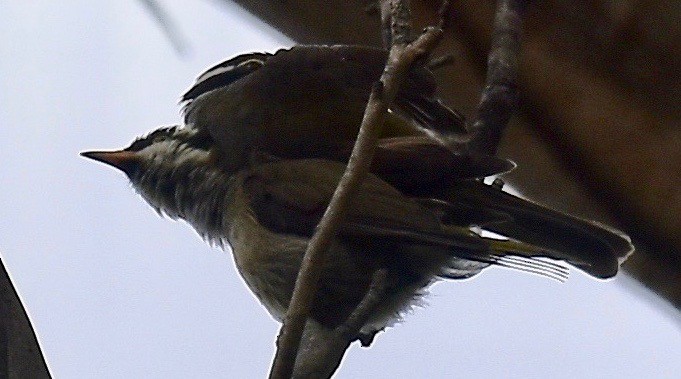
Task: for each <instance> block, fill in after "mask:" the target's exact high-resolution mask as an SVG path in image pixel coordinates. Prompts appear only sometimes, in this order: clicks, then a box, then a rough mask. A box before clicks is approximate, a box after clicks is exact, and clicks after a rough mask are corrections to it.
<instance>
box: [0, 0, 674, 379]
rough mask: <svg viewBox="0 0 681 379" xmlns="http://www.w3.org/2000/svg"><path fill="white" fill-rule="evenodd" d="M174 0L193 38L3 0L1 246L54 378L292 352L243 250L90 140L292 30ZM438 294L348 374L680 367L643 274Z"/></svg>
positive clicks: (215, 364) (136, 119) (149, 372)
mask: <svg viewBox="0 0 681 379" xmlns="http://www.w3.org/2000/svg"><path fill="white" fill-rule="evenodd" d="M160 3H161V4H162V5H163V6H164V7H166V9H167V11H168V12H169V14H170V15H171V16H172V17H173V18H174V19H175V20H176V22H177V23H178V25H179V28H180V30H181V32H182V33H183V35H184V37H185V40H186V42H187V43H188V44H189V47H190V51H189V53H188V54H186V55H185V56H182V57H180V56H178V55H177V54H176V52H175V51H174V50H173V49H172V46H171V45H170V44H169V43H168V41H167V39H166V38H165V36H164V35H163V34H162V33H161V31H160V29H159V27H158V25H157V24H156V23H155V21H154V19H153V18H152V17H151V16H150V15H149V14H148V13H147V12H146V10H145V9H144V8H143V7H142V6H141V5H140V4H139V3H138V2H137V1H133V0H128V1H106V2H104V1H102V2H93V1H60V2H56V1H49V0H43V1H37V0H36V1H26V2H20V1H7V2H1V3H0V18H1V19H2V22H0V39H2V42H1V43H0V72H1V73H2V75H0V120H1V121H0V122H1V124H0V162H1V163H2V164H1V165H0V189H1V190H2V196H0V209H2V217H1V218H0V253H1V254H2V259H3V261H4V263H5V265H6V266H7V269H8V271H9V272H10V274H11V276H12V279H13V281H14V283H15V284H16V286H17V288H18V290H19V292H20V294H21V296H22V299H23V301H24V304H25V306H26V308H27V309H28V311H29V313H30V316H31V318H32V320H33V324H34V327H35V329H36V331H37V333H38V335H39V338H40V341H41V345H42V348H43V351H44V354H45V356H46V358H47V361H48V364H49V366H50V368H51V371H52V374H53V375H54V377H55V378H187V377H196V378H227V377H229V378H250V377H253V378H257V377H265V375H266V373H267V372H268V369H269V365H270V362H271V357H272V354H273V352H274V338H275V336H276V334H277V332H278V327H279V326H278V324H277V323H275V322H274V321H273V320H272V319H271V318H270V317H269V316H268V315H267V313H266V312H265V311H264V309H263V308H262V307H261V306H260V305H259V303H258V302H257V301H256V300H255V298H254V297H253V296H252V295H251V294H250V292H249V291H248V289H247V288H246V287H245V285H244V284H243V282H242V280H241V278H240V277H239V276H238V274H237V273H236V270H235V268H234V265H233V261H232V258H231V254H229V251H226V252H223V251H220V250H218V249H215V248H210V247H209V246H207V245H206V244H205V243H204V242H203V241H201V239H200V238H199V237H198V236H197V235H196V233H195V232H194V231H193V230H192V229H191V228H190V227H189V226H187V225H186V224H184V223H183V222H173V221H169V220H167V219H163V218H160V217H159V216H158V215H157V214H156V213H155V212H154V211H153V210H152V209H151V208H150V207H149V206H148V205H146V203H144V202H143V201H142V200H141V198H140V197H139V196H137V195H136V194H135V193H134V192H133V191H132V189H131V188H130V186H129V184H128V183H127V181H126V178H125V177H124V175H123V174H121V173H119V172H116V171H115V170H113V169H110V168H107V167H105V166H103V165H101V164H96V163H95V162H92V161H87V160H85V159H83V158H81V157H79V156H78V152H80V151H83V150H88V149H95V148H118V147H123V146H125V145H127V144H128V143H129V142H130V141H131V140H132V139H133V138H135V137H136V136H137V135H140V134H144V133H146V132H148V131H150V130H152V129H154V128H156V127H157V126H159V125H167V124H173V123H177V122H179V121H180V116H179V107H178V106H177V101H178V99H179V96H180V94H181V93H182V92H183V91H184V90H185V89H187V88H188V87H189V86H190V85H191V83H192V81H193V80H194V78H195V77H196V75H197V74H198V73H199V72H201V71H202V70H203V69H204V68H206V67H208V66H211V65H213V64H215V63H217V62H219V61H221V60H223V59H225V58H229V57H231V56H233V55H235V54H238V53H241V52H247V51H253V50H257V51H263V50H266V51H274V50H276V49H277V48H278V47H282V46H290V45H291V44H292V42H291V41H288V40H287V39H285V38H284V37H283V36H281V35H279V34H277V33H276V32H274V31H273V30H272V29H270V28H267V27H264V26H263V25H261V24H259V23H258V22H257V20H256V19H255V18H253V17H252V16H250V15H248V14H247V13H245V12H244V11H242V10H240V9H238V8H236V7H235V6H233V7H229V8H228V7H226V6H224V5H223V4H222V2H216V1H199V0H196V1H182V2H179V1H161V2H160ZM528 148H531V147H528ZM510 158H513V157H510ZM519 169H521V170H522V169H523V168H522V167H520V168H519ZM428 303H429V305H428V306H427V307H425V308H424V309H418V310H417V311H416V312H414V314H412V315H408V316H407V317H406V320H405V322H404V323H402V324H400V325H398V326H396V327H394V328H392V329H389V330H388V331H387V332H385V333H382V334H380V335H379V336H378V338H377V340H376V341H375V342H374V346H372V347H371V348H370V349H361V348H358V347H353V348H352V349H351V351H350V352H349V353H348V355H347V357H346V359H345V361H344V363H343V366H342V367H341V369H340V370H339V372H338V374H337V377H338V378H361V377H372V378H395V377H424V378H448V377H467V378H498V377H505V378H547V377H551V378H643V377H645V378H671V377H678V375H679V372H681V359H679V358H680V357H681V322H680V319H679V317H678V316H674V312H673V311H671V310H670V309H669V307H667V306H666V305H664V304H662V303H660V302H656V301H654V300H653V298H652V297H651V296H649V295H647V293H646V290H645V289H643V288H640V287H639V286H638V285H637V284H635V282H634V281H633V280H631V279H630V278H627V277H626V276H622V275H621V276H619V277H618V278H617V279H615V280H612V281H607V282H602V281H597V280H593V279H590V278H588V277H586V276H585V275H583V274H581V273H580V272H578V271H575V270H573V271H572V275H571V277H570V280H569V281H568V282H566V283H557V282H554V281H550V280H547V279H544V278H540V277H536V276H531V275H527V274H521V273H517V272H511V271H508V270H504V269H490V270H487V271H485V272H484V273H483V274H481V275H480V276H478V277H476V278H475V279H474V280H470V281H464V282H456V283H441V284H438V285H436V286H435V287H433V289H432V295H431V296H430V297H429V298H428Z"/></svg>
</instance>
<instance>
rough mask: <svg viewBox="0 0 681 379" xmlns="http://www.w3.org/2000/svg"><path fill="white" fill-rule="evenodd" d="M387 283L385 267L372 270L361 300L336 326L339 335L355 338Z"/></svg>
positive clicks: (377, 302) (378, 301)
mask: <svg viewBox="0 0 681 379" xmlns="http://www.w3.org/2000/svg"><path fill="white" fill-rule="evenodd" d="M387 285H388V271H387V270H385V269H381V270H378V271H376V272H374V275H373V277H372V278H371V285H370V286H369V289H368V290H367V293H366V294H365V295H364V298H363V299H362V301H361V302H360V303H359V305H357V307H356V308H355V310H354V311H353V312H352V313H351V314H350V316H348V318H347V319H346V320H345V322H344V323H342V324H341V325H340V326H338V327H337V328H336V330H337V331H338V333H339V334H340V335H341V337H344V338H345V339H348V340H353V339H355V338H357V335H358V334H359V331H360V330H361V329H362V327H363V326H364V324H366V322H367V321H368V320H369V317H371V314H372V313H373V312H374V311H375V310H376V306H377V305H378V304H379V303H380V302H381V300H382V299H383V295H385V290H386V287H387Z"/></svg>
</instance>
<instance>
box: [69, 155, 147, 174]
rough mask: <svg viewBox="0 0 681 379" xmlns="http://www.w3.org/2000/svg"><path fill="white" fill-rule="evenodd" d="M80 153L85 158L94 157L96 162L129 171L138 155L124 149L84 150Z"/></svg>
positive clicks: (136, 162) (135, 164)
mask: <svg viewBox="0 0 681 379" xmlns="http://www.w3.org/2000/svg"><path fill="white" fill-rule="evenodd" d="M80 155H82V156H84V157H85V158H90V159H94V160H96V161H98V162H102V163H106V164H108V165H110V166H113V167H116V168H117V169H119V170H121V171H123V172H125V173H126V174H128V173H130V172H131V171H132V169H133V168H134V167H136V166H137V164H138V163H139V157H138V156H137V154H136V153H134V152H132V151H126V150H118V151H84V152H82V153H80Z"/></svg>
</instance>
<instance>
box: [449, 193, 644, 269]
mask: <svg viewBox="0 0 681 379" xmlns="http://www.w3.org/2000/svg"><path fill="white" fill-rule="evenodd" d="M445 197H448V198H451V199H455V200H456V202H460V203H465V204H467V205H468V206H471V207H473V208H476V209H480V210H481V211H487V212H490V211H491V212H496V213H499V214H505V215H507V216H508V217H507V218H506V219H503V218H500V219H498V220H497V221H496V222H491V223H488V224H485V225H483V228H484V230H488V231H491V232H494V233H498V234H501V235H503V236H506V237H508V238H510V239H511V241H507V243H517V242H515V241H520V243H524V244H523V246H522V247H523V248H520V247H521V246H518V247H519V248H517V249H510V247H512V246H506V247H507V250H514V251H511V252H510V254H512V255H516V256H522V257H526V258H534V257H546V258H551V259H556V260H563V261H565V262H567V263H569V264H570V265H572V266H575V267H577V268H579V269H581V270H583V271H584V272H586V273H588V274H590V275H592V276H595V277H597V278H603V279H605V278H610V277H612V276H614V275H615V274H617V271H618V269H619V266H620V264H621V263H623V262H624V260H625V259H626V258H627V257H628V256H629V255H630V254H631V253H632V252H633V251H634V246H633V245H632V243H631V239H630V238H629V237H628V236H626V235H625V234H623V233H622V232H620V231H618V230H616V229H613V228H610V227H607V226H605V225H602V224H600V223H597V222H595V221H588V220H583V219H580V218H577V217H573V216H570V215H567V214H565V213H561V212H558V211H554V210H551V209H549V208H546V207H543V206H541V205H539V204H536V203H533V202H531V201H528V200H524V199H521V198H519V197H515V196H513V195H511V194H508V193H506V192H503V191H501V189H500V188H497V187H495V186H490V185H486V184H484V183H482V182H479V181H469V182H461V183H457V185H456V186H453V187H452V188H449V189H448V192H447V194H446V196H445ZM445 200H446V199H445ZM502 242H503V241H499V243H502ZM495 244H496V242H495ZM529 246H534V247H535V248H528V247H529ZM494 250H500V251H503V250H504V246H503V245H498V246H497V247H495V248H494ZM500 257H501V258H502V260H506V261H508V259H509V258H510V257H509V256H506V255H505V254H502V255H500ZM515 259H517V258H515ZM521 260H522V258H521ZM533 262H536V260H533ZM497 264H498V263H497Z"/></svg>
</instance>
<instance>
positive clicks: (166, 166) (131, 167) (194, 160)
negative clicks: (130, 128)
mask: <svg viewBox="0 0 681 379" xmlns="http://www.w3.org/2000/svg"><path fill="white" fill-rule="evenodd" d="M213 146H214V143H213V141H212V139H211V138H210V136H209V135H208V134H207V133H202V132H200V131H197V130H196V129H193V128H188V127H180V126H177V125H175V126H170V127H162V128H159V129H157V130H154V131H153V132H151V133H149V134H147V135H145V136H142V137H139V138H137V139H136V140H135V141H133V142H132V143H131V144H130V146H128V147H126V148H124V149H122V150H112V151H87V152H83V153H81V155H82V156H84V157H86V158H90V159H94V160H96V161H99V162H102V163H105V164H107V165H110V166H113V167H115V168H117V169H119V170H121V171H123V172H124V173H125V174H126V175H127V176H128V178H129V179H130V182H131V183H132V186H133V188H135V190H136V191H137V192H138V193H139V194H140V195H142V197H143V198H144V199H145V200H146V201H147V202H148V203H149V204H150V205H151V206H152V207H154V208H155V209H156V210H157V211H158V212H161V213H165V214H167V215H168V216H170V217H171V218H178V217H182V218H185V217H186V215H185V214H184V213H186V209H187V207H191V205H192V199H193V197H192V196H189V194H191V193H192V192H194V191H196V186H198V185H206V182H205V181H204V180H194V179H192V178H193V177H194V178H196V179H198V177H197V175H201V176H203V174H205V173H206V172H208V171H211V172H215V170H214V165H213V164H212V163H213V161H214V160H213V159H211V152H212V151H213V150H214V149H213Z"/></svg>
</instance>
